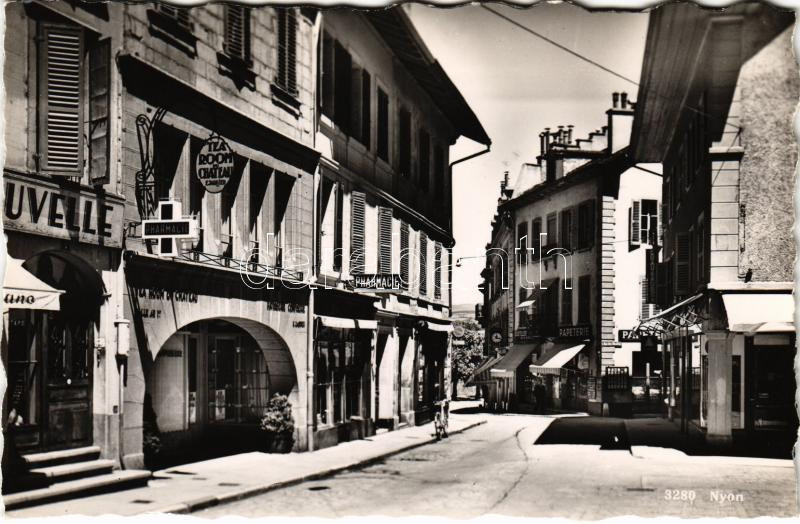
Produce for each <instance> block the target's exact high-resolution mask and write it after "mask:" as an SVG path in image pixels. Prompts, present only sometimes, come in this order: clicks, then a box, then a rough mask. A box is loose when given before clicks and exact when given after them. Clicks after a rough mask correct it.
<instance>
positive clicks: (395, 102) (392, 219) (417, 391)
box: [313, 9, 490, 447]
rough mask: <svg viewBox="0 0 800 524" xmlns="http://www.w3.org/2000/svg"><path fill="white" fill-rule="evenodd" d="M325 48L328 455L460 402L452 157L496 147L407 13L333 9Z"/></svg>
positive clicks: (322, 230) (320, 402) (321, 330)
mask: <svg viewBox="0 0 800 524" xmlns="http://www.w3.org/2000/svg"><path fill="white" fill-rule="evenodd" d="M320 49H321V52H320V56H319V63H318V69H319V77H320V89H319V101H320V109H319V122H318V128H317V129H318V134H317V140H318V148H319V149H320V151H322V154H323V156H322V160H321V164H320V178H319V183H318V186H317V202H318V214H317V217H316V220H317V224H318V229H317V237H316V241H317V247H318V252H319V256H318V257H317V264H318V265H317V271H316V273H317V282H318V284H319V286H318V287H317V290H316V291H315V311H316V312H317V319H316V329H317V332H316V333H317V335H316V337H315V338H316V349H315V351H316V356H315V359H316V362H317V368H316V370H315V371H314V373H315V375H316V376H317V377H318V380H317V382H316V384H317V386H316V387H317V390H316V391H315V400H314V406H315V407H314V410H315V418H314V421H313V422H314V435H315V438H316V440H317V442H316V445H317V447H321V446H327V445H331V444H335V443H336V442H338V441H341V440H347V439H349V438H353V437H354V436H356V435H368V434H372V433H373V432H374V431H375V428H376V427H384V428H389V429H394V428H397V427H399V426H402V425H405V424H411V425H413V424H417V423H422V422H425V421H427V420H430V419H431V417H432V409H433V402H434V401H436V400H439V399H441V398H444V397H445V396H448V397H449V394H450V392H449V388H450V386H449V385H450V383H451V380H450V371H449V360H450V358H449V354H450V348H451V340H450V339H451V336H450V331H451V330H452V327H451V325H450V311H451V296H450V281H451V275H452V272H451V268H450V266H451V255H452V246H453V243H454V240H453V237H452V220H451V213H452V206H451V194H452V181H451V169H450V159H449V155H448V150H449V146H450V145H452V144H454V143H455V140H456V139H457V138H458V137H459V136H462V135H463V136H466V137H467V138H470V139H472V140H475V141H477V142H479V143H482V144H486V145H488V144H489V143H490V142H489V139H488V137H487V136H486V133H485V132H484V130H483V128H482V127H481V125H480V123H479V122H478V120H477V118H476V117H475V115H474V114H473V113H472V111H471V110H470V109H469V107H468V106H467V105H466V103H465V102H464V101H463V98H462V97H461V95H460V94H459V93H458V91H457V90H456V88H455V86H453V84H452V83H451V82H450V80H449V79H448V78H447V76H446V74H445V73H444V72H443V71H442V70H441V67H440V66H439V65H438V64H437V63H436V62H435V61H434V60H433V59H431V58H430V53H429V51H428V50H427V48H426V47H425V45H424V43H423V42H422V41H421V40H420V39H419V37H418V36H417V34H416V31H415V30H414V28H413V26H412V25H411V22H410V20H409V19H408V17H407V15H406V14H405V13H404V11H403V10H402V9H389V10H386V11H381V12H377V11H376V12H369V13H357V12H352V11H339V10H334V11H329V12H325V15H324V18H323V23H322V34H321V37H320ZM387 284H388V285H387ZM344 303H347V304H350V308H349V309H344V308H342V305H343V304H344ZM351 343H352V344H354V345H355V349H354V351H355V354H356V357H355V361H356V362H362V363H363V367H362V365H361V364H357V365H356V368H355V369H351V370H350V371H348V368H347V364H346V363H345V364H342V363H341V357H340V356H338V355H339V353H340V349H339V348H340V347H344V348H345V351H347V345H348V344H351ZM349 373H350V374H351V375H348V374H349ZM348 376H351V379H349V381H348V379H347V377H348ZM347 384H350V385H349V386H348V385H347ZM347 406H352V408H351V409H348V407H347Z"/></svg>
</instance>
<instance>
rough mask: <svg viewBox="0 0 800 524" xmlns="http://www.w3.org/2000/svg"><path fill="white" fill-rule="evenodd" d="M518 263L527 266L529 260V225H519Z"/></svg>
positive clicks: (524, 223)
mask: <svg viewBox="0 0 800 524" xmlns="http://www.w3.org/2000/svg"><path fill="white" fill-rule="evenodd" d="M517 249H518V251H517V262H519V263H520V264H525V263H526V262H527V260H528V223H527V222H520V223H519V224H517Z"/></svg>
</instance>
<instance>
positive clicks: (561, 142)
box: [556, 126, 564, 144]
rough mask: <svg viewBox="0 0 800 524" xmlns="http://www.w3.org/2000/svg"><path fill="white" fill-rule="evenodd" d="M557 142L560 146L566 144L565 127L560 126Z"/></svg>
mask: <svg viewBox="0 0 800 524" xmlns="http://www.w3.org/2000/svg"><path fill="white" fill-rule="evenodd" d="M556 141H557V142H558V143H559V144H563V143H564V126H558V135H557V136H556Z"/></svg>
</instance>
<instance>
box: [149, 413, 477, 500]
mask: <svg viewBox="0 0 800 524" xmlns="http://www.w3.org/2000/svg"><path fill="white" fill-rule="evenodd" d="M486 422H487V421H486V420H485V419H484V420H479V421H477V422H472V423H470V424H467V425H465V426H464V427H462V428H460V429H457V430H454V431H451V432H450V435H458V434H459V433H463V432H465V431H467V430H469V429H472V428H475V427H478V426H480V425H483V424H486ZM432 442H436V437H428V438H427V439H422V440H420V441H418V442H413V443H411V444H408V445H405V446H402V447H399V448H395V449H393V450H391V451H386V452H383V453H380V454H378V455H375V456H372V457H369V458H366V459H364V460H360V461H357V462H353V463H352V464H347V465H345V466H337V467H334V468H329V469H326V470H323V471H319V472H317V473H312V474H309V475H302V476H298V477H295V478H291V479H287V480H282V481H279V482H272V483H269V484H263V485H259V486H251V487H249V488H244V489H240V490H238V491H233V492H230V493H225V494H223V495H216V496H213V495H212V496H206V497H200V498H197V499H194V500H190V501H188V502H180V503H178V504H173V505H171V506H163V507H161V508H159V509H152V510H148V511H143V512H142V513H140V515H142V514H148V513H175V514H188V513H194V512H195V511H200V510H203V509H206V508H210V507H212V506H218V505H220V504H225V503H227V502H234V501H237V500H242V499H245V498H249V497H254V496H256V495H261V494H263V493H267V492H269V491H273V490H276V489H281V488H288V487H290V486H294V485H297V484H302V483H303V482H308V481H311V480H319V479H323V478H326V477H330V476H333V475H336V474H337V473H341V472H342V471H347V470H349V469H356V468H362V467H364V466H368V465H370V464H374V463H375V462H379V461H381V460H383V459H385V458H387V457H391V456H393V455H397V454H400V453H403V452H406V451H409V450H412V449H415V448H419V447H421V446H426V445H428V444H430V443H432Z"/></svg>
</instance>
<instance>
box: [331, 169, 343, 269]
mask: <svg viewBox="0 0 800 524" xmlns="http://www.w3.org/2000/svg"><path fill="white" fill-rule="evenodd" d="M335 191H336V209H335V210H334V214H335V215H336V216H335V222H336V224H335V228H334V231H333V270H334V271H341V270H342V250H343V249H344V248H343V247H342V244H343V237H344V225H343V224H344V188H343V187H342V183H341V182H337V183H336V187H335Z"/></svg>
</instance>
